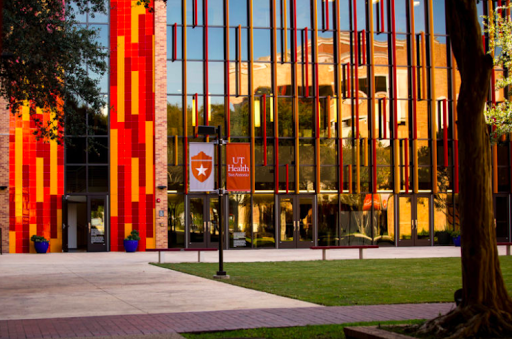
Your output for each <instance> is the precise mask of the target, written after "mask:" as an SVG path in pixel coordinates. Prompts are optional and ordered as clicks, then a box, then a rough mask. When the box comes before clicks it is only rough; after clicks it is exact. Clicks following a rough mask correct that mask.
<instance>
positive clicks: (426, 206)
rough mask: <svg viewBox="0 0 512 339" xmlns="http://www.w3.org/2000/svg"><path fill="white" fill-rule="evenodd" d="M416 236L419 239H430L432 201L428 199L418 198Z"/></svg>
mask: <svg viewBox="0 0 512 339" xmlns="http://www.w3.org/2000/svg"><path fill="white" fill-rule="evenodd" d="M416 201H417V205H416V220H417V223H418V224H417V225H416V236H417V238H418V239H428V238H430V199H429V198H427V197H418V198H416Z"/></svg>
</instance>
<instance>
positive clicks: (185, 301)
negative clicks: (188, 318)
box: [0, 253, 317, 320]
mask: <svg viewBox="0 0 512 339" xmlns="http://www.w3.org/2000/svg"><path fill="white" fill-rule="evenodd" d="M152 257H154V253H135V254H131V253H58V254H44V255H41V254H19V255H2V256H0V320H7V319H37V318H48V317H55V318H59V317H88V316H100V315H117V314H149V313H169V312H196V311H215V310H237V309H252V308H274V307H275V308H282V307H311V306H317V305H316V304H312V303H308V302H304V301H299V300H295V299H289V298H285V297H280V296H277V295H273V294H269V293H264V292H259V291H255V290H251V289H246V288H242V287H238V286H233V285H229V284H225V283H222V282H218V281H213V280H209V279H203V278H199V277H195V276H192V275H188V274H184V273H180V272H176V271H171V270H166V269H162V268H160V267H156V266H153V265H149V264H148V262H149V261H151V258H152ZM214 273H215V272H212V275H213V274H214Z"/></svg>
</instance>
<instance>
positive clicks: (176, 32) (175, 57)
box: [172, 23, 178, 61]
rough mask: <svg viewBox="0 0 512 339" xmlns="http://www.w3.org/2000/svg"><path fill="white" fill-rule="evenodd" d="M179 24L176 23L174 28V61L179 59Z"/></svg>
mask: <svg viewBox="0 0 512 339" xmlns="http://www.w3.org/2000/svg"><path fill="white" fill-rule="evenodd" d="M177 37H178V24H177V23H174V25H173V26H172V61H176V59H178V58H177V54H178V53H177V50H178V42H177V40H178V39H177Z"/></svg>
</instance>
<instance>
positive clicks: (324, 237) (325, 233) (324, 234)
mask: <svg viewBox="0 0 512 339" xmlns="http://www.w3.org/2000/svg"><path fill="white" fill-rule="evenodd" d="M338 240H339V230H338V195H336V194H329V195H327V194H322V195H319V196H318V245H319V246H336V245H337V244H338Z"/></svg>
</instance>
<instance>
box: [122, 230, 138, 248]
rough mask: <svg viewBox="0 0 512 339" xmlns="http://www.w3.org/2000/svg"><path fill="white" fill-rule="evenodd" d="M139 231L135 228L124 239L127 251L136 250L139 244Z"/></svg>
mask: <svg viewBox="0 0 512 339" xmlns="http://www.w3.org/2000/svg"><path fill="white" fill-rule="evenodd" d="M139 240H140V237H139V231H137V230H133V231H132V232H131V233H130V235H129V236H127V237H126V239H124V249H125V250H126V252H135V251H136V250H137V247H138V246H139Z"/></svg>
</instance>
